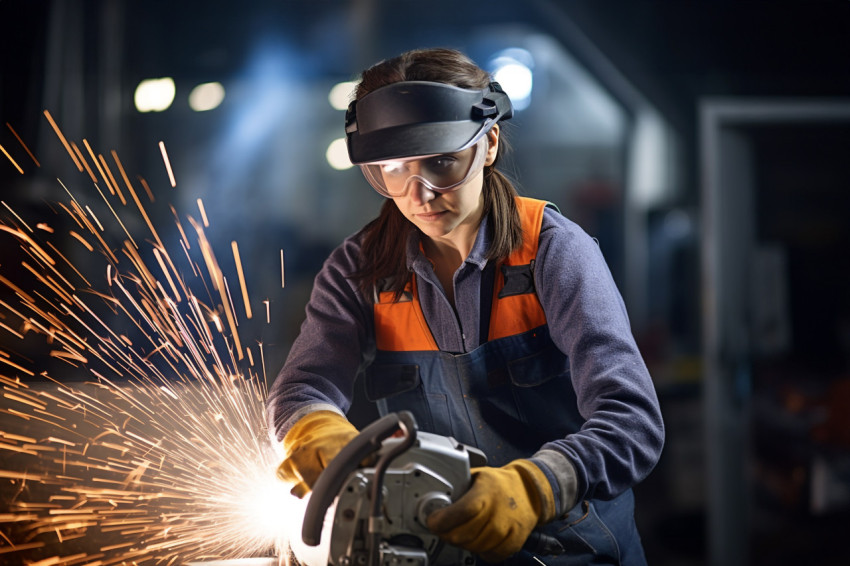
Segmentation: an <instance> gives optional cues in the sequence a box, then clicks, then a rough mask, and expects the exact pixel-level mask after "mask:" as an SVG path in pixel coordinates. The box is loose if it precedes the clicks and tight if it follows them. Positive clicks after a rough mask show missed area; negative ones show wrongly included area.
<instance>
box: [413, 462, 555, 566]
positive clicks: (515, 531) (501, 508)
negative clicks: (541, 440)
mask: <svg viewBox="0 0 850 566" xmlns="http://www.w3.org/2000/svg"><path fill="white" fill-rule="evenodd" d="M554 516H555V496H554V494H553V493H552V487H551V486H550V485H549V480H547V479H546V476H545V475H544V474H543V471H542V470H541V469H540V468H538V467H537V466H536V465H535V464H534V463H532V462H531V461H529V460H514V461H513V462H511V463H509V464H507V465H505V466H502V467H501V468H491V467H484V468H473V469H472V485H471V486H470V488H469V490H468V491H467V492H466V493H465V494H463V495H462V496H461V497H460V499H458V500H457V501H455V502H454V503H452V504H451V505H449V506H448V507H444V508H442V509H438V510H436V511H434V512H433V513H431V514H430V515H429V516H428V528H429V529H430V530H431V531H432V532H433V533H435V534H437V535H439V536H440V538H442V539H443V540H445V541H446V542H448V543H450V544H453V545H455V546H459V547H461V548H464V549H466V550H468V551H470V552H472V553H474V554H477V555H479V556H481V557H482V558H483V559H484V560H486V561H487V562H501V561H502V560H505V559H506V558H508V557H510V556H512V555H513V554H516V553H517V552H518V551H519V550H520V549H521V548H522V545H523V544H524V543H525V541H526V539H527V538H528V536H529V535H530V534H531V531H532V530H534V528H535V527H537V526H538V525H542V524H544V523H547V522H549V521H551V520H552V519H553V518H554Z"/></svg>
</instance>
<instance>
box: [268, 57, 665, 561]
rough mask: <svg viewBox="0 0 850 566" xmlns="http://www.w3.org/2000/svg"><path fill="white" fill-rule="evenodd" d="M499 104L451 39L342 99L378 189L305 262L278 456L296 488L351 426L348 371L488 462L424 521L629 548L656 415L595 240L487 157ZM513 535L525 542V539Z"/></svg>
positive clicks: (599, 548) (277, 421)
mask: <svg viewBox="0 0 850 566" xmlns="http://www.w3.org/2000/svg"><path fill="white" fill-rule="evenodd" d="M511 114H512V109H511V106H510V101H509V100H508V97H507V96H506V95H505V93H504V92H502V90H501V88H500V87H499V86H498V85H497V84H496V83H493V82H491V79H490V77H489V76H488V74H487V73H486V72H485V71H483V70H481V69H480V68H478V67H477V66H476V65H475V64H474V63H473V62H472V61H470V60H469V59H468V58H466V57H465V56H464V55H462V54H461V53H459V52H457V51H453V50H446V49H425V50H415V51H411V52H407V53H404V54H402V55H400V56H398V57H395V58H393V59H389V60H386V61H383V62H381V63H378V64H377V65H375V66H373V67H371V68H369V69H367V70H366V71H365V72H364V73H363V75H362V80H361V81H360V83H359V85H358V87H357V90H356V92H355V100H354V101H353V102H352V104H351V105H350V107H349V110H348V112H347V114H346V135H347V142H348V151H349V156H350V158H351V161H352V162H353V163H355V164H359V165H360V167H361V169H362V171H363V173H364V176H365V177H366V179H367V180H368V181H369V183H370V184H371V185H372V186H373V187H374V188H375V189H376V190H377V191H378V192H379V193H381V194H382V195H384V196H385V197H387V201H386V202H385V203H384V205H383V207H382V209H381V212H380V215H379V216H378V218H377V219H375V220H374V221H372V222H371V223H370V224H368V225H367V226H366V227H365V228H364V229H363V230H362V231H360V232H359V233H357V234H355V235H354V236H352V237H350V238H348V239H347V240H345V241H344V242H343V243H342V245H340V246H339V247H338V248H337V249H336V250H335V251H334V252H333V253H332V254H331V256H330V257H329V258H328V260H327V261H326V263H325V265H324V267H323V268H322V270H321V272H320V273H319V275H318V276H317V278H316V280H315V286H314V288H313V292H312V296H311V298H310V302H309V304H308V305H307V317H306V320H305V322H304V324H303V326H302V329H301V333H300V335H299V337H298V338H297V340H296V341H295V343H294V344H293V347H292V350H291V352H290V354H289V357H288V358H287V361H286V364H285V365H284V367H283V369H282V371H281V373H280V375H279V376H278V378H277V380H276V381H275V383H274V385H273V386H272V389H271V391H270V397H269V402H268V414H269V420H270V426H271V427H272V429H273V430H274V431H275V433H276V435H277V439H278V440H279V441H281V442H282V445H283V449H284V452H285V458H284V461H283V463H282V464H281V466H280V468H279V470H278V475H279V476H280V477H281V478H282V479H284V480H286V481H290V482H292V483H294V484H295V487H294V488H293V493H295V494H297V495H303V494H305V493H306V492H307V491H309V489H310V487H311V486H312V485H313V483H314V482H315V480H316V478H317V477H318V475H319V473H320V472H321V470H322V469H323V468H324V467H325V466H326V465H327V463H328V462H329V461H330V459H332V458H333V457H334V456H335V455H336V454H337V453H338V451H339V450H340V449H341V448H342V447H343V446H344V445H345V444H346V443H347V442H348V441H349V440H350V439H351V438H353V437H354V436H355V435H356V434H357V431H356V429H355V428H354V427H353V426H352V425H351V424H350V423H349V422H348V421H347V420H346V418H345V416H344V415H345V413H346V412H347V411H348V409H349V407H350V403H351V398H352V390H353V383H354V380H355V378H356V377H357V376H361V378H362V379H364V385H365V391H366V394H367V397H369V398H370V399H371V400H373V401H375V402H377V404H378V408H379V410H380V412H381V414H384V413H386V412H392V411H398V410H402V409H405V410H409V411H411V412H412V413H413V414H414V416H415V418H416V421H417V423H418V425H419V428H420V429H422V430H426V431H430V432H434V433H437V434H443V435H448V436H453V437H454V438H456V439H457V440H458V441H460V442H463V443H465V444H469V445H473V446H477V447H478V448H480V449H481V450H483V451H484V453H485V454H486V455H487V457H488V464H489V465H488V466H486V467H482V468H476V469H475V470H474V471H473V481H472V485H471V487H470V489H469V490H468V491H467V493H466V494H465V495H464V496H463V497H461V498H460V499H458V500H457V501H456V502H454V503H453V504H452V505H450V506H448V507H446V508H443V509H440V510H438V511H435V512H433V513H432V514H431V515H430V516H429V517H428V527H429V528H430V529H431V530H432V531H434V532H435V533H437V534H439V535H440V536H441V537H442V538H443V539H444V540H446V541H448V542H449V543H451V544H455V545H457V546H460V547H462V548H465V549H467V550H470V551H471V552H473V553H475V554H476V555H477V556H478V557H479V558H480V560H482V561H485V562H491V563H493V562H505V563H509V564H539V559H537V556H536V555H535V550H536V549H535V548H528V545H527V544H526V543H527V539H528V538H529V535H530V534H531V533H532V531H533V530H535V529H536V530H537V531H539V532H541V533H545V534H548V535H552V536H554V537H555V538H557V539H558V540H559V542H560V544H561V546H562V547H563V549H562V552H559V554H558V555H557V556H546V557H543V561H544V562H545V564H548V565H552V564H563V565H572V564H629V565H631V564H645V563H646V561H645V558H644V555H643V550H642V547H641V544H640V538H639V536H638V534H637V531H636V528H635V524H634V518H633V515H634V500H633V496H632V492H631V487H632V486H634V485H635V484H636V483H638V482H639V481H641V480H642V479H643V478H644V477H645V476H646V475H647V474H648V473H649V472H650V470H651V469H652V468H653V466H654V465H655V463H656V462H657V460H658V457H659V455H660V451H661V447H662V444H663V437H664V429H663V423H662V420H661V414H660V411H659V407H658V401H657V397H656V395H655V391H654V387H653V384H652V381H651V379H650V377H649V374H648V372H647V369H646V366H645V365H644V363H643V360H642V358H641V356H640V353H639V352H638V349H637V346H636V345H635V342H634V339H633V337H632V334H631V330H630V326H629V322H628V318H627V314H626V311H625V308H624V306H623V302H622V299H621V297H620V294H619V292H618V291H617V289H616V287H615V285H614V283H613V281H612V278H611V275H610V273H609V271H608V268H607V266H606V265H605V261H604V259H603V258H602V255H601V253H600V251H599V249H598V246H597V245H596V243H595V242H594V241H593V240H592V239H591V238H590V237H589V236H587V235H586V234H585V233H584V232H583V231H582V230H581V229H580V228H578V227H577V226H576V225H575V224H573V223H572V222H570V221H569V220H567V219H566V218H564V217H563V216H561V215H560V214H559V213H558V212H557V210H555V209H554V208H553V207H551V206H547V205H546V203H544V202H542V201H537V200H532V199H525V198H520V197H518V196H517V193H516V190H515V189H514V187H513V186H512V185H511V183H510V182H509V181H508V179H507V178H506V177H505V176H503V175H502V174H501V173H500V172H499V171H498V170H497V169H496V164H497V163H498V161H499V158H500V156H501V155H502V153H503V151H504V147H505V144H504V142H503V141H502V139H501V137H502V135H503V133H502V129H501V127H500V123H499V122H500V121H501V120H505V119H508V118H510V116H511ZM524 544H526V547H525V548H523V545H524Z"/></svg>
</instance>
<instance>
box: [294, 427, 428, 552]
mask: <svg viewBox="0 0 850 566" xmlns="http://www.w3.org/2000/svg"><path fill="white" fill-rule="evenodd" d="M402 421H403V422H404V423H405V425H407V426H408V427H409V428H415V427H416V421H415V420H414V419H413V415H412V414H411V413H410V412H408V411H400V412H398V413H390V414H388V415H386V416H384V417H382V418H380V419H378V420H376V421H375V422H373V423H371V424H370V425H369V426H367V427H366V428H364V429H363V430H362V431H361V432H360V434H358V435H357V436H355V437H354V438H353V439H352V440H351V442H349V443H348V444H346V445H345V447H344V448H343V449H342V450H340V452H339V454H337V455H336V456H335V457H334V459H333V460H331V461H330V463H329V464H328V467H327V468H325V469H324V470H323V471H322V473H321V474H319V479H317V480H316V484H315V485H314V486H313V494H312V495H311V496H310V501H308V502H307V508H306V510H305V511H304V524H303V525H302V526H301V539H302V540H303V541H304V544H307V545H308V546H318V544H319V540H320V539H321V535H322V524H323V523H324V519H325V514H326V513H327V511H328V507H330V505H331V503H333V500H334V499H335V498H336V496H337V495H338V494H339V490H340V489H342V485H343V484H344V483H345V481H346V479H348V476H349V475H350V474H351V473H352V472H354V471H355V470H356V469H357V468H358V467H359V466H360V462H362V461H363V460H365V459H366V457H368V456H369V455H370V454H373V453H375V452H377V451H378V450H379V449H380V448H381V443H382V442H383V441H384V440H385V439H387V438H389V437H390V436H392V435H393V433H395V432H396V431H397V430H399V428H400V427H399V423H400V422H402Z"/></svg>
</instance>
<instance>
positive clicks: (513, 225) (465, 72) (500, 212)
mask: <svg viewBox="0 0 850 566" xmlns="http://www.w3.org/2000/svg"><path fill="white" fill-rule="evenodd" d="M400 81H433V82H441V83H446V84H451V85H454V86H458V87H461V88H486V87H487V85H488V84H489V83H490V81H491V78H490V75H489V74H488V73H487V72H486V71H484V70H483V69H481V68H480V67H478V66H477V65H476V64H475V63H473V62H472V60H470V59H469V58H468V57H467V56H466V55H464V54H463V53H461V52H459V51H456V50H453V49H442V48H434V49H416V50H413V51H408V52H406V53H402V54H401V55H398V56H397V57H393V58H392V59H387V60H385V61H381V62H380V63H377V64H375V65H374V66H372V67H370V68H368V69H366V70H365V71H364V72H363V75H362V77H361V80H360V83H359V84H358V85H357V89H356V90H355V92H354V97H355V99H357V100H359V99H361V98H363V97H364V96H366V95H367V94H369V93H370V92H372V91H374V90H376V89H378V88H380V87H382V86H386V85H388V84H392V83H396V82H400ZM499 138H500V141H499V148H498V151H497V154H496V159H495V161H494V162H493V164H492V165H488V166H486V167H485V168H484V188H483V194H484V210H483V213H482V215H483V216H486V217H488V219H489V226H490V227H491V229H492V237H491V243H490V247H489V248H488V249H487V251H486V252H485V254H486V257H487V259H488V260H495V261H500V260H503V259H505V258H506V257H508V256H509V255H510V254H511V252H513V251H514V250H516V249H517V248H518V247H519V246H520V245H521V244H522V227H521V225H520V219H519V212H518V211H517V207H516V201H515V200H514V199H515V197H516V196H517V191H516V188H514V185H513V184H512V183H511V181H510V180H509V179H508V178H507V177H506V176H505V175H504V174H503V173H501V172H500V171H497V170H496V164H497V163H498V162H499V159H500V158H501V156H502V155H503V154H504V152H505V151H506V150H507V149H506V148H507V144H506V142H505V140H504V129H502V131H501V132H500V135H499ZM413 230H416V227H415V226H414V225H413V224H412V223H411V222H409V221H408V220H407V219H406V218H405V217H404V216H403V215H402V213H401V212H400V211H399V210H398V207H397V206H396V205H395V203H394V202H393V201H392V200H390V199H387V201H386V202H385V203H384V204H383V206H382V207H381V212H380V214H379V215H378V217H377V218H376V219H374V220H373V221H371V222H370V223H369V224H367V225H366V227H365V228H364V238H363V246H362V251H361V256H362V263H361V265H360V269H359V270H358V271H357V272H356V273H354V274H353V275H352V279H354V280H355V281H357V283H358V286H359V287H360V289H361V291H362V292H363V293H364V295H366V296H367V297H372V296H373V294H374V290H375V289H376V288H380V290H381V291H392V292H394V293H395V296H396V299H398V298H399V297H400V296H401V294H402V292H403V291H404V286H405V285H406V284H407V282H408V280H409V279H410V274H409V273H408V271H407V262H406V258H405V252H406V247H407V240H408V236H409V234H410V233H411V232H412V231H413Z"/></svg>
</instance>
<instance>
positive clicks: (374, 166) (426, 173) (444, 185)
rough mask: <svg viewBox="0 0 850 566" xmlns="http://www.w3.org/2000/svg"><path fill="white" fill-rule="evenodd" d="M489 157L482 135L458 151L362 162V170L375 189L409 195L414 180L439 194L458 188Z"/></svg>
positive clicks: (479, 169) (385, 192)
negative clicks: (469, 145)
mask: <svg viewBox="0 0 850 566" xmlns="http://www.w3.org/2000/svg"><path fill="white" fill-rule="evenodd" d="M486 158H487V137H486V136H483V137H482V138H481V139H479V140H478V142H476V143H475V145H473V146H472V147H470V148H468V149H464V150H462V151H458V152H455V153H443V154H438V155H417V156H416V157H411V158H405V159H392V160H387V161H376V162H373V163H362V164H360V170H361V171H363V175H364V176H365V177H366V180H367V181H369V184H370V185H372V187H374V188H375V190H376V191H378V192H379V193H381V194H382V195H384V196H385V197H390V198H397V197H402V196H404V195H406V194H407V191H408V190H409V189H410V186H411V185H412V184H413V183H421V184H422V185H423V186H425V187H427V188H428V189H429V190H431V191H434V192H437V193H446V192H450V191H456V190H457V189H459V188H460V187H461V186H463V184H464V183H466V182H467V181H469V180H470V179H472V178H473V177H474V176H475V175H477V174H478V173H479V172H480V171H481V170H482V169H483V168H484V161H485V160H486Z"/></svg>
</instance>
